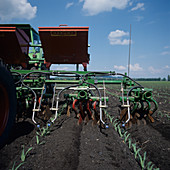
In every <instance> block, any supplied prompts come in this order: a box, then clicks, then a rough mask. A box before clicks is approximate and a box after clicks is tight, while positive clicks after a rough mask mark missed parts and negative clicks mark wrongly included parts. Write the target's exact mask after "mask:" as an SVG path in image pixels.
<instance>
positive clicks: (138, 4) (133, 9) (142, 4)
mask: <svg viewBox="0 0 170 170" xmlns="http://www.w3.org/2000/svg"><path fill="white" fill-rule="evenodd" d="M138 9H140V10H142V11H143V10H145V8H144V3H137V5H136V6H135V7H133V8H132V9H131V11H136V10H138Z"/></svg>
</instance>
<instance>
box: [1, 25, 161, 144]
mask: <svg viewBox="0 0 170 170" xmlns="http://www.w3.org/2000/svg"><path fill="white" fill-rule="evenodd" d="M88 30H89V28H88V27H68V26H66V25H60V26H59V27H40V28H39V34H38V33H37V32H36V31H35V30H34V29H33V28H32V27H31V26H30V25H28V24H26V25H25V24H13V25H12V24H8V25H7V24H6V25H0V47H2V48H1V54H0V58H1V60H2V61H3V62H2V61H1V63H0V71H1V72H0V92H1V97H0V106H1V108H2V109H1V113H0V122H1V124H0V135H1V137H0V141H1V145H2V144H3V143H4V142H5V141H6V138H7V136H8V133H9V131H10V128H11V126H12V122H13V121H14V119H15V117H16V118H17V119H19V118H20V117H29V116H31V117H32V121H33V122H34V123H35V124H37V125H38V126H39V125H40V120H43V121H48V122H49V123H53V122H54V121H55V120H56V119H57V117H58V115H59V114H61V113H62V111H63V110H65V113H67V115H68V116H70V114H71V113H72V112H73V113H74V114H75V117H76V118H77V119H78V124H80V123H81V122H87V121H89V120H90V119H92V120H93V121H92V122H93V123H95V124H99V125H100V127H103V128H106V127H107V123H106V122H105V114H104V113H105V112H104V111H105V110H106V109H107V107H108V106H107V102H108V100H109V99H108V97H107V96H106V85H107V84H112V85H113V86H114V84H120V89H121V90H120V97H119V100H120V121H121V123H122V126H131V124H132V123H139V120H145V119H146V118H148V119H149V120H150V121H151V122H154V119H153V117H152V114H153V113H154V112H155V111H156V110H157V107H158V105H157V102H156V101H155V100H154V99H153V97H152V89H147V88H144V87H143V86H141V85H140V84H139V83H137V82H136V81H134V80H133V79H131V78H130V77H128V76H127V75H126V74H125V75H124V74H121V73H115V72H90V71H87V64H88V63H89V60H90V57H89V54H88ZM39 37H40V38H39ZM40 40H41V44H40ZM4 62H5V63H6V65H4V64H3V63H4ZM51 64H76V65H77V71H61V70H50V69H49V68H50V66H51ZM79 64H82V65H83V68H84V71H78V65H79ZM9 69H10V72H11V74H10V73H9V71H8V70H9ZM106 76H107V77H108V76H109V77H110V80H105V77H106ZM115 76H119V77H122V78H119V79H118V80H116V79H114V77H115ZM16 99H17V102H16ZM16 107H17V109H16ZM16 113H17V115H16Z"/></svg>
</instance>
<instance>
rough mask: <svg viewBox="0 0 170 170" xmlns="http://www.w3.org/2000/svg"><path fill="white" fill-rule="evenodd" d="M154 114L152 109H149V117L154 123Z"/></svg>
mask: <svg viewBox="0 0 170 170" xmlns="http://www.w3.org/2000/svg"><path fill="white" fill-rule="evenodd" d="M152 114H153V111H152V110H149V113H148V118H149V120H150V121H151V122H152V123H153V122H155V120H154V118H153V117H152V116H151V115H152Z"/></svg>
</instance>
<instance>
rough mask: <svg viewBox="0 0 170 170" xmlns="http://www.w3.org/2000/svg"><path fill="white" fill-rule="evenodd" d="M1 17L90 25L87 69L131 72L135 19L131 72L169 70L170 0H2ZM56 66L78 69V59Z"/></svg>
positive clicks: (37, 23)
mask: <svg viewBox="0 0 170 170" xmlns="http://www.w3.org/2000/svg"><path fill="white" fill-rule="evenodd" d="M0 23H29V24H31V25H32V26H33V27H34V28H35V29H36V30H37V31H38V27H39V26H59V25H60V24H68V25H69V26H89V28H90V29H89V44H90V45H91V47H90V48H89V53H90V56H91V60H90V64H89V66H88V70H96V71H116V72H121V73H124V72H127V64H128V54H129V46H128V44H129V32H130V24H131V27H132V32H131V34H132V45H131V67H130V68H131V69H130V76H131V77H162V78H163V77H167V75H168V74H170V0H0ZM53 68H55V69H67V70H75V66H74V65H59V66H58V65H55V66H53ZM80 69H82V67H81V68H80Z"/></svg>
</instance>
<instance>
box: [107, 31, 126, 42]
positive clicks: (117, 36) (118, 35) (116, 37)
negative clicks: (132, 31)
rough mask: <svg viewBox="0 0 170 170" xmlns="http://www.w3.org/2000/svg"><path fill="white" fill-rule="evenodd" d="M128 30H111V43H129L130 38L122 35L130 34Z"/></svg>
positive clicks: (109, 37)
mask: <svg viewBox="0 0 170 170" xmlns="http://www.w3.org/2000/svg"><path fill="white" fill-rule="evenodd" d="M128 35H129V33H128V32H124V31H122V30H116V31H112V32H110V34H109V36H108V39H109V41H110V44H111V45H128V44H129V40H128V39H123V38H122V37H124V36H128Z"/></svg>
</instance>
